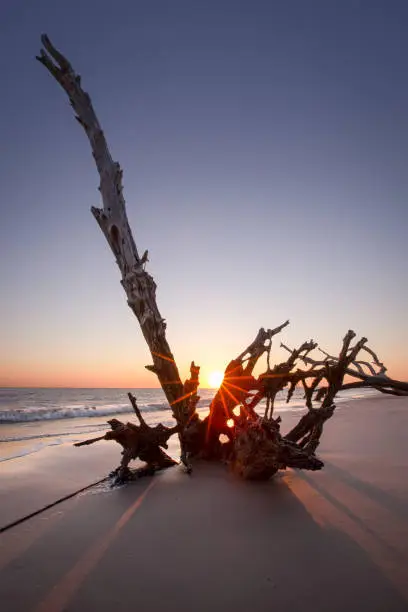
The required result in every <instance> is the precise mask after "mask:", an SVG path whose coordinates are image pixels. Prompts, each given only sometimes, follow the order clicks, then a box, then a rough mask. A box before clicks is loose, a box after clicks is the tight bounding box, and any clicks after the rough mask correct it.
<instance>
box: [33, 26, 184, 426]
mask: <svg viewBox="0 0 408 612" xmlns="http://www.w3.org/2000/svg"><path fill="white" fill-rule="evenodd" d="M41 41H42V44H43V46H44V49H41V52H40V56H38V57H37V59H38V60H39V61H40V62H41V63H42V64H43V65H44V66H45V67H46V68H47V69H48V71H49V72H50V73H51V75H52V76H53V77H54V78H55V79H56V80H57V81H58V83H59V84H60V85H61V87H62V88H63V89H64V91H65V92H66V94H67V95H68V97H69V100H70V103H71V106H72V107H73V109H74V112H75V118H76V119H77V121H78V122H79V123H80V124H81V125H82V127H83V128H84V130H85V133H86V135H87V137H88V139H89V142H90V144H91V148H92V154H93V157H94V159H95V163H96V167H97V170H98V173H99V176H100V186H99V190H100V192H101V197H102V203H103V208H94V207H93V208H92V209H91V210H92V213H93V215H94V217H95V219H96V220H97V222H98V224H99V226H100V228H101V230H102V232H103V234H104V235H105V238H106V240H107V241H108V244H109V246H110V248H111V250H112V252H113V254H114V256H115V259H116V263H117V264H118V267H119V270H120V273H121V276H122V280H121V284H122V286H123V288H124V290H125V293H126V296H127V302H128V305H129V307H130V308H131V309H132V311H133V312H134V314H135V315H136V317H137V319H138V321H139V323H140V327H141V329H142V333H143V336H144V338H145V340H146V342H147V344H148V346H149V349H150V353H151V355H152V360H153V365H149V366H146V367H147V368H148V369H149V370H151V371H152V372H154V373H155V374H156V375H157V377H158V379H159V381H160V384H161V386H162V388H163V391H164V393H165V395H166V398H167V400H168V402H169V404H170V405H171V406H172V410H173V415H174V417H175V419H176V420H177V422H178V423H179V424H180V425H183V424H184V423H185V421H186V419H187V413H188V401H187V400H188V398H189V394H185V393H184V386H183V383H182V381H181V379H180V374H179V371H178V368H177V365H176V363H175V360H174V357H173V354H172V352H171V350H170V347H169V344H168V342H167V339H166V323H165V320H164V318H163V317H162V316H161V314H160V312H159V309H158V307H157V303H156V284H155V282H154V280H153V278H152V277H151V276H150V274H148V273H147V272H146V270H145V264H146V261H147V251H145V253H144V254H143V255H142V256H141V257H140V256H139V253H138V250H137V247H136V244H135V241H134V239H133V235H132V231H131V229H130V226H129V222H128V218H127V214H126V205H125V199H124V197H123V189H122V170H121V168H120V165H119V164H118V163H117V162H115V161H113V159H112V156H111V154H110V152H109V149H108V145H107V142H106V138H105V135H104V133H103V131H102V128H101V126H100V124H99V121H98V118H97V116H96V114H95V111H94V109H93V106H92V103H91V99H90V97H89V95H88V94H87V93H86V92H85V91H84V90H83V89H82V87H81V78H80V76H79V75H77V74H76V73H75V71H74V70H73V68H72V66H71V64H70V63H69V62H68V60H67V59H66V58H65V57H64V56H63V55H62V54H61V53H59V52H58V51H57V49H55V47H54V46H53V45H52V44H51V42H50V40H49V38H48V37H47V36H46V35H43V36H42V37H41ZM185 396H187V397H185Z"/></svg>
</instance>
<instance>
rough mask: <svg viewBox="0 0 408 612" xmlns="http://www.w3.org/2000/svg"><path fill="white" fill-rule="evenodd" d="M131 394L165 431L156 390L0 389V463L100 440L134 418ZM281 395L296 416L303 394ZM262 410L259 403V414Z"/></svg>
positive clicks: (203, 403)
mask: <svg viewBox="0 0 408 612" xmlns="http://www.w3.org/2000/svg"><path fill="white" fill-rule="evenodd" d="M128 391H131V392H132V393H133V394H134V395H135V396H136V398H137V402H138V406H139V408H140V409H141V410H142V412H143V414H144V416H145V419H146V421H147V422H148V423H149V424H154V423H159V422H161V423H163V424H164V425H169V426H171V425H172V424H174V420H173V419H172V416H171V410H170V409H169V406H168V404H167V402H166V399H165V396H164V393H163V391H162V390H161V389H62V388H53V389H45V388H33V389H28V388H0V462H1V461H13V460H17V459H18V458H20V457H24V456H27V455H30V454H32V453H38V452H41V450H43V449H45V448H47V447H50V446H60V445H66V444H70V445H72V444H73V443H74V442H79V441H81V440H84V439H86V438H92V437H95V436H97V435H102V434H103V432H104V431H107V430H108V429H109V426H108V425H107V424H106V421H107V419H108V418H112V417H113V416H116V417H117V418H119V419H121V420H124V421H128V420H130V421H134V420H135V418H136V417H135V415H134V413H133V411H132V408H131V406H130V402H129V400H128V397H127V393H128ZM214 394H215V390H214V389H200V390H199V395H200V398H201V399H200V402H199V405H198V410H199V412H200V414H201V415H202V416H205V415H206V414H207V413H208V407H209V405H210V402H211V399H212V398H213V397H214ZM373 394H374V395H378V392H377V391H374V390H371V389H361V390H356V391H346V392H342V393H340V394H339V395H338V399H337V402H336V403H337V404H338V405H339V407H341V403H342V402H343V401H345V400H350V399H358V398H361V397H367V396H369V395H373ZM285 398H286V394H284V393H280V394H278V396H277V398H276V402H275V411H276V413H278V414H279V413H280V414H281V415H282V414H283V413H285V412H299V413H300V411H302V410H303V409H304V400H303V392H302V390H301V389H297V390H296V391H295V394H294V396H293V399H292V401H291V402H290V404H286V401H285ZM263 408H264V406H263V405H262V404H260V406H259V412H260V413H261V414H262V412H263Z"/></svg>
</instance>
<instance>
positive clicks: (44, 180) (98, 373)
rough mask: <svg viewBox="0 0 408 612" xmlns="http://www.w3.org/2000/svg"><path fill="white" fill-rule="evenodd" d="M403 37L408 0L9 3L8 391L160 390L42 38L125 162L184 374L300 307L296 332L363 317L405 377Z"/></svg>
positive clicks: (396, 372) (138, 233) (5, 156)
mask: <svg viewBox="0 0 408 612" xmlns="http://www.w3.org/2000/svg"><path fill="white" fill-rule="evenodd" d="M407 31H408V3H407V2H405V1H403V0H401V1H395V0H383V1H381V2H380V1H377V0H365V1H358V0H338V1H336V0H308V1H305V0H297V1H296V0H285V1H284V2H283V1H275V0H269V1H267V0H264V1H259V0H248V1H245V2H244V1H240V0H231V1H226V0H214V1H210V2H204V1H199V0H196V1H193V0H189V1H187V0H183V1H180V0H172V1H169V0H167V1H164V0H154V1H153V0H152V1H151V2H146V1H145V2H141V1H139V0H134V1H130V0H127V1H126V2H125V1H120V0H116V1H115V2H112V0H110V1H109V2H107V1H105V0H99V1H98V2H91V1H90V0H82V1H81V2H79V1H77V0H71V2H69V3H62V2H57V1H55V0H53V1H51V0H47V1H43V0H39V1H37V2H32V1H31V0H30V1H29V0H24V1H23V0H2V3H1V8H0V47H1V48H0V62H1V75H2V77H1V80H2V94H1V98H0V99H1V102H0V104H1V113H0V133H1V141H2V149H3V151H2V161H1V164H0V184H1V198H0V206H1V226H0V228H1V229H0V232H1V234H0V238H1V287H2V300H1V305H0V308H1V311H0V315H1V319H0V323H1V351H2V355H1V376H0V384H5V385H16V386H17V385H23V386H24V385H26V386H33V385H39V386H41V385H44V386H48V385H64V386H71V385H76V386H130V387H137V386H155V385H156V380H155V378H154V376H153V375H152V374H150V373H148V372H147V371H145V370H144V367H143V366H144V365H145V364H147V363H149V355H148V351H147V348H146V346H145V343H144V340H143V338H142V335H141V333H140V331H139V328H138V324H137V321H136V319H134V317H133V315H132V313H131V311H130V310H129V309H128V307H127V305H126V300H125V297H124V294H123V290H122V288H121V286H120V284H119V273H118V270H117V267H116V264H115V263H114V260H113V257H112V255H111V252H110V250H109V249H108V246H107V244H106V242H105V239H104V238H103V236H102V233H101V232H100V230H99V228H98V227H97V225H96V223H95V221H94V219H93V217H92V215H91V213H90V212H89V209H90V206H91V205H99V193H98V191H97V185H98V177H97V174H96V170H95V168H94V165H93V159H92V156H91V154H90V148H89V144H88V142H87V141H86V139H85V136H84V134H83V133H82V131H81V128H80V126H78V125H77V123H76V122H75V120H74V119H73V113H72V109H71V108H70V107H69V105H68V101H67V99H66V96H65V94H64V93H63V92H62V90H60V88H59V87H58V85H57V84H56V82H54V81H53V80H52V78H51V77H50V75H49V74H48V73H47V72H46V70H45V69H44V68H43V67H42V66H41V65H40V64H39V63H38V62H36V61H35V60H34V56H35V54H36V53H37V52H38V51H39V48H40V34H41V33H42V32H47V33H48V34H49V36H50V38H51V40H53V42H54V43H55V44H56V46H57V47H59V48H60V49H61V50H62V51H63V52H64V53H65V54H66V55H67V56H68V57H69V59H70V60H71V62H72V64H73V65H74V67H75V68H76V70H77V71H78V72H79V73H80V74H81V75H82V83H83V87H84V88H85V90H86V91H88V92H89V93H90V95H91V97H92V100H93V102H94V106H95V108H96V112H97V114H98V116H99V119H100V121H101V123H102V125H103V128H104V130H105V132H106V134H107V137H108V141H109V143H110V147H111V151H112V154H113V156H114V158H116V159H117V160H118V161H120V163H121V165H122V167H123V169H124V186H125V197H126V201H127V207H128V216H129V219H130V223H131V226H132V228H133V232H134V236H135V239H136V242H137V244H138V247H139V250H140V251H141V252H143V250H144V249H145V248H148V249H149V252H150V264H149V271H150V272H151V273H152V274H153V275H154V277H155V279H156V281H157V283H158V303H159V308H160V310H161V312H162V315H163V316H164V317H165V318H166V319H167V321H168V332H169V341H170V344H171V346H172V348H173V351H174V353H175V356H176V359H177V361H178V362H179V364H180V367H181V370H182V373H183V374H185V373H186V371H187V367H188V364H189V362H190V361H191V359H195V361H196V362H198V363H200V364H201V365H202V367H203V384H204V386H205V384H206V376H207V374H208V372H209V371H210V370H214V369H223V368H224V366H225V363H226V362H227V361H228V360H229V359H230V358H232V357H234V356H236V354H238V353H240V352H241V350H242V349H243V348H244V346H246V345H247V344H249V342H250V341H251V340H252V339H253V337H254V336H255V333H256V331H257V330H258V328H259V327H260V326H265V327H274V326H276V325H278V324H280V323H282V322H283V321H284V320H285V319H286V318H290V320H291V326H290V328H289V329H288V330H287V331H285V333H284V334H283V335H282V339H284V340H285V341H286V342H288V343H289V344H292V345H295V344H300V343H301V342H303V341H304V340H306V339H309V338H311V337H312V338H314V339H315V340H317V341H319V342H320V343H321V345H322V346H323V347H325V348H327V349H328V350H332V351H336V350H337V349H338V347H339V345H340V340H341V338H342V337H343V336H344V334H345V332H346V331H347V330H348V329H349V328H352V329H354V330H355V331H356V332H357V333H358V334H359V335H366V336H367V337H368V338H369V341H370V346H372V347H373V348H374V349H376V350H377V351H378V352H379V353H380V356H381V357H382V359H383V360H384V361H385V362H386V363H388V364H389V373H390V375H392V376H395V377H400V378H404V377H405V378H408V348H407V347H408V323H407V314H406V313H407V311H408V290H407V272H406V268H407V261H408V247H407V240H408V232H407V230H408V208H407V196H408V76H407V69H406V64H407V57H408V39H407V36H406V32H407ZM275 356H276V359H278V358H279V356H280V353H279V351H278V350H277V351H276V352H275Z"/></svg>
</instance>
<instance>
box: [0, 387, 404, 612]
mask: <svg viewBox="0 0 408 612" xmlns="http://www.w3.org/2000/svg"><path fill="white" fill-rule="evenodd" d="M407 436H408V398H390V399H388V398H382V397H380V398H379V399H370V400H361V401H353V402H350V404H348V405H342V408H341V410H339V412H338V414H336V415H335V416H334V417H333V419H332V420H331V421H329V422H328V423H327V426H326V430H325V435H324V438H323V443H322V446H321V450H320V453H319V454H320V455H321V456H322V458H323V459H324V461H325V463H326V466H325V468H324V469H323V470H322V471H321V472H315V473H311V472H295V471H287V472H285V473H282V474H281V475H279V476H278V477H276V478H275V479H273V480H272V481H271V482H269V483H247V482H242V481H239V480H236V479H235V478H234V477H233V476H231V475H230V474H228V473H227V472H226V471H225V469H223V468H222V467H220V466H211V465H201V466H199V467H197V468H196V469H195V471H194V473H193V475H192V476H190V477H189V476H187V475H186V474H184V473H182V472H181V471H180V469H179V468H175V469H173V470H169V471H167V472H166V473H163V474H161V475H158V476H156V477H154V478H152V479H144V480H141V481H139V482H136V483H133V484H132V485H129V486H127V487H123V488H120V489H116V490H112V491H108V490H106V488H103V487H101V488H100V489H98V488H97V489H96V490H91V491H90V492H87V493H85V494H83V495H80V496H78V497H76V498H74V499H72V500H69V501H67V502H64V503H63V504H60V505H59V506H55V508H53V509H51V510H49V511H47V512H46V513H44V514H42V515H39V516H38V517H36V518H34V519H31V520H30V521H28V522H26V523H23V524H21V525H20V526H18V527H15V528H13V529H11V530H9V531H7V532H5V533H4V534H3V535H1V536H0V540H1V545H2V554H1V561H0V567H1V573H0V601H1V602H2V609H4V610H6V611H7V612H8V611H10V612H12V611H14V610H15V611H17V610H18V611H20V610H37V611H41V612H47V611H48V612H50V611H57V610H61V611H62V610H66V611H67V610H69V611H75V612H76V611H82V610H93V609H97V610H98V611H101V612H103V611H105V610H106V611H108V610H113V609H116V610H128V609H130V608H133V607H135V608H137V609H138V610H141V611H150V610H156V609H159V608H161V607H165V609H166V610H168V611H169V612H172V611H173V610H174V611H176V610H177V611H178V612H180V611H184V610H185V611H187V610H188V611H190V610H191V611H194V610H197V611H198V612H201V611H207V610H208V611H209V610H212V611H218V610H219V611H220V612H221V611H223V612H225V611H229V610H231V611H232V610H234V611H238V612H240V611H241V610H242V611H244V610H245V611H247V610H248V608H250V609H252V610H254V611H260V612H262V611H264V610H265V611H266V610H268V611H269V610H271V609H275V610H279V611H285V610H288V611H289V610H291V611H293V610H298V609H302V610H306V611H308V610H310V611H312V610H313V611H316V610H321V611H329V610H330V611H332V610H333V611H337V610H338V611H340V610H341V611H344V610H347V609H349V610H361V611H364V612H365V611H370V612H371V611H373V612H374V611H378V612H384V611H387V612H394V611H401V612H402V611H403V610H407V609H408V479H407V476H406V475H407V469H408V445H407ZM108 446H109V445H104V446H103V448H104V449H105V448H106V447H108ZM99 452H102V451H101V450H98V454H99ZM109 452H111V451H109ZM112 453H113V454H112V455H111V456H110V457H109V458H108V456H106V458H105V459H104V461H105V460H106V464H107V463H108V459H109V460H110V461H112V459H113V455H114V456H115V459H114V464H116V463H117V456H118V455H117V453H118V449H116V448H113V451H112ZM40 454H41V453H38V455H40ZM81 459H82V474H85V470H86V466H87V458H86V453H84V452H82V453H81ZM41 461H42V459H41ZM89 461H90V462H91V455H90V454H89ZM92 461H96V455H95V456H94V459H92ZM66 463H67V465H66V470H67V473H69V471H70V465H71V466H72V464H71V463H69V462H66ZM111 465H112V463H110V466H111ZM61 466H62V463H61V465H57V466H55V467H56V468H59V467H61ZM101 467H102V466H101ZM78 469H79V463H76V464H75V471H76V472H77V473H78ZM73 480H74V477H73ZM37 494H38V495H40V491H37Z"/></svg>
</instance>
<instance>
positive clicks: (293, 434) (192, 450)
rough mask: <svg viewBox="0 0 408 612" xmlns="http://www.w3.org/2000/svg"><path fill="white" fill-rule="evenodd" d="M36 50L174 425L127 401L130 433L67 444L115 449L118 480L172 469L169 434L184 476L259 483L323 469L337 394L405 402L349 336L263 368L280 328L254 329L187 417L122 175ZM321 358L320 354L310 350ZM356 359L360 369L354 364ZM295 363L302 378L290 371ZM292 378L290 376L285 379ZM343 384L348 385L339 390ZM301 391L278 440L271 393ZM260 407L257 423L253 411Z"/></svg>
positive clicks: (66, 69) (52, 57)
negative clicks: (82, 159) (55, 91)
mask: <svg viewBox="0 0 408 612" xmlns="http://www.w3.org/2000/svg"><path fill="white" fill-rule="evenodd" d="M41 41H42V44H43V49H41V51H40V55H39V56H38V57H37V59H38V60H39V61H40V62H41V63H42V64H43V65H44V66H45V67H46V68H47V70H48V71H49V73H50V74H51V75H52V76H53V77H54V78H55V80H56V81H57V82H58V83H59V84H60V85H61V87H62V88H63V90H64V91H65V92H66V94H67V95H68V98H69V101H70V103H71V106H72V108H73V109H74V112H75V118H76V119H77V121H78V123H79V124H80V125H81V126H82V127H83V129H84V130H85V133H86V136H87V137H88V140H89V143H90V145H91V149H92V155H93V157H94V160H95V164H96V167H97V170H98V173H99V177H100V185H99V191H100V193H101V198H102V204H103V206H102V208H92V209H91V210H92V213H93V215H94V217H95V219H96V221H97V222H98V224H99V226H100V228H101V230H102V232H103V234H104V236H105V238H106V240H107V242H108V244H109V247H110V248H111V250H112V252H113V255H114V257H115V260H116V263H117V265H118V267H119V270H120V275H121V284H122V287H123V289H124V291H125V293H126V298H127V303H128V305H129V307H130V308H131V310H132V312H133V313H134V314H135V316H136V318H137V320H138V322H139V325H140V328H141V330H142V334H143V336H144V338H145V340H146V342H147V344H148V347H149V349H150V353H151V357H152V362H153V363H152V365H147V366H146V368H147V369H148V370H150V371H151V372H153V373H154V374H156V376H157V377H158V380H159V382H160V385H161V387H162V389H163V391H164V394H165V396H166V398H167V401H168V403H169V406H170V408H171V410H172V414H173V416H174V419H175V421H176V425H175V427H174V428H168V427H164V426H163V425H157V426H155V427H150V426H148V425H147V424H146V423H145V421H144V419H143V417H142V415H141V413H140V411H139V409H138V407H137V404H136V400H135V398H133V396H131V394H129V398H130V401H131V402H132V405H133V408H134V411H135V413H136V415H137V418H138V420H139V425H134V424H132V423H126V424H124V423H121V422H120V421H118V420H117V419H111V420H110V421H109V424H110V426H111V431H108V432H107V433H106V434H105V435H104V436H101V437H99V438H94V439H92V440H86V441H84V442H81V443H79V444H77V446H83V445H86V444H92V443H93V442H96V441H98V440H102V439H103V440H115V441H116V442H118V443H119V444H120V445H121V446H122V447H123V451H122V461H121V464H120V466H119V468H118V469H117V470H116V471H115V473H116V475H117V477H118V479H119V480H123V479H125V478H126V477H128V476H129V474H130V472H129V468H128V464H129V461H130V460H132V459H136V458H139V459H141V460H142V461H145V462H146V468H144V473H152V472H154V471H155V470H157V469H161V468H165V467H169V466H170V465H174V464H175V461H174V460H173V459H171V458H170V457H169V456H168V455H167V454H166V453H165V451H164V450H163V449H164V448H167V440H168V438H169V437H170V436H171V435H172V434H173V433H176V432H177V434H178V436H179V440H180V446H181V460H182V462H183V463H184V464H185V466H186V467H187V470H188V471H191V459H192V458H194V457H196V458H199V457H201V458H205V459H208V460H221V461H225V460H226V461H228V462H229V464H230V466H231V468H232V469H233V471H234V472H236V473H237V474H239V475H240V476H241V477H243V478H248V479H258V480H259V479H267V478H270V477H271V476H272V475H273V474H274V473H275V472H276V471H277V470H279V469H285V468H286V467H295V468H299V469H309V470H317V469H321V468H322V467H323V463H322V461H321V460H320V459H318V458H317V457H316V456H315V452H316V449H317V447H318V445H319V443H320V438H321V435H322V432H323V428H324V423H325V422H326V421H327V419H329V418H331V417H332V416H333V414H334V412H335V407H336V406H335V397H336V394H337V393H338V392H339V391H341V390H345V389H351V388H359V387H372V388H374V389H377V390H378V391H380V392H382V393H391V394H394V395H408V383H407V382H402V381H396V380H393V379H391V378H388V376H387V375H386V368H385V366H384V364H382V363H381V362H380V360H379V359H378V357H377V355H376V354H375V353H374V351H373V350H372V349H370V348H368V347H367V346H366V342H367V340H366V338H362V339H361V340H359V341H358V342H357V343H356V344H355V345H354V346H351V343H352V341H353V339H354V337H355V333H354V332H353V331H351V330H350V331H349V332H348V333H347V334H346V336H345V338H344V340H343V345H342V348H341V350H340V353H339V356H338V357H333V356H331V355H330V354H328V353H326V352H325V351H321V353H322V354H323V358H320V359H316V358H315V357H313V356H312V354H313V351H315V350H317V349H318V347H317V344H316V343H315V342H313V340H310V341H307V342H304V343H303V344H302V345H301V346H300V347H299V348H298V349H290V348H288V347H287V346H286V345H284V344H282V345H281V346H283V347H284V348H285V349H286V350H287V351H288V352H289V356H288V359H287V360H286V361H285V362H283V363H279V364H277V365H275V366H271V364H270V355H271V347H272V338H273V337H274V336H276V335H277V334H279V333H280V332H281V331H282V330H283V329H284V328H285V327H286V326H287V325H288V323H289V321H286V322H285V323H283V324H282V325H280V326H279V327H277V328H275V329H268V330H265V329H263V328H261V329H260V330H259V332H258V334H257V335H256V337H255V339H254V341H253V342H252V343H251V344H250V345H249V346H248V347H247V348H246V349H245V350H244V351H243V352H242V353H241V354H240V355H238V357H236V358H235V359H233V360H232V361H231V362H230V363H229V364H228V365H227V367H226V370H225V375H224V380H223V382H222V385H221V387H220V389H219V390H218V391H217V393H216V395H215V397H214V399H213V401H212V403H211V406H210V413H209V415H208V417H206V418H205V419H204V420H201V419H200V417H199V415H198V413H197V405H198V401H199V396H198V395H197V389H198V384H199V367H198V366H196V365H195V364H194V362H192V364H191V369H190V378H189V379H187V380H186V381H185V383H184V384H183V382H182V380H181V377H180V374H179V371H178V368H177V364H176V362H175V360H174V357H173V353H172V351H171V349H170V346H169V344H168V342H167V338H166V322H165V319H164V318H163V317H162V315H161V314H160V311H159V309H158V306H157V303H156V284H155V282H154V280H153V278H152V277H151V276H150V274H149V273H148V272H147V271H146V263H147V261H148V252H147V251H145V252H144V253H143V255H142V256H140V255H139V252H138V249H137V247H136V243H135V241H134V238H133V235H132V231H131V229H130V226H129V223H128V218H127V213H126V206H125V200H124V197H123V188H122V170H121V168H120V166H119V164H118V163H117V162H114V161H113V158H112V156H111V154H110V151H109V149H108V145H107V142H106V138H105V135H104V133H103V131H102V128H101V125H100V123H99V121H98V119H97V116H96V114H95V111H94V108H93V106H92V103H91V99H90V97H89V95H88V94H87V93H86V92H85V91H84V90H83V89H82V87H81V78H80V76H79V75H78V74H76V73H75V71H74V69H73V68H72V66H71V64H70V62H69V61H68V60H67V59H66V58H65V57H64V56H63V55H62V54H61V53H60V52H59V51H58V50H57V49H56V48H55V47H54V46H53V45H52V43H51V42H50V40H49V38H48V37H47V36H45V35H43V36H42V37H41ZM318 350H321V349H318ZM361 354H363V357H364V359H361ZM262 356H266V369H265V371H264V372H263V374H261V375H260V376H258V377H255V376H254V368H255V366H256V364H257V363H258V360H259V359H260V358H261V357H262ZM299 363H301V364H302V366H305V367H306V369H300V368H298V367H297V366H298V364H299ZM295 368H296V369H295ZM345 375H348V376H351V377H352V378H353V379H354V380H353V382H348V383H346V384H344V382H343V381H344V377H345ZM298 386H302V387H303V390H304V394H305V396H304V397H305V406H306V409H307V414H305V415H304V416H302V417H301V419H300V421H299V423H298V424H297V425H296V426H295V427H294V428H293V429H292V430H291V431H290V432H289V433H287V434H286V435H282V434H281V432H280V424H279V419H275V418H274V416H273V412H274V402H275V399H276V396H277V393H279V392H280V391H282V390H283V389H287V401H288V402H289V401H290V400H291V398H292V396H293V393H294V391H295V389H296V387H298ZM262 400H264V401H265V409H264V414H263V415H259V414H258V413H257V411H256V408H257V407H258V409H259V403H260V402H261V401H262Z"/></svg>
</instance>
